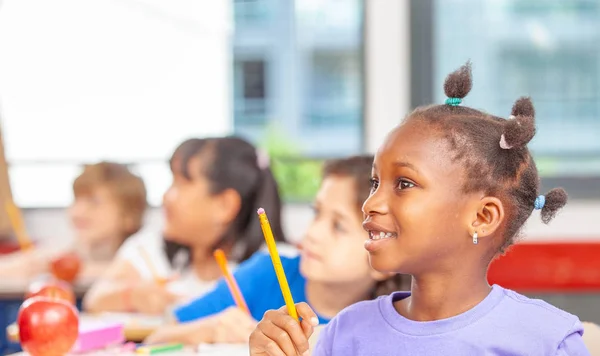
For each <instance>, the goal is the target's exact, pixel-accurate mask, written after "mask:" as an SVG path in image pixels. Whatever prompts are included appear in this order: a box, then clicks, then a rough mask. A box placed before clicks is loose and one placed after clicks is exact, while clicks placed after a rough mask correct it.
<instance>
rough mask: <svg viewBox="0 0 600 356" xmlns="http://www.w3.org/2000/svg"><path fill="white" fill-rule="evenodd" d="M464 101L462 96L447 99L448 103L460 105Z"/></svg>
mask: <svg viewBox="0 0 600 356" xmlns="http://www.w3.org/2000/svg"><path fill="white" fill-rule="evenodd" d="M461 102H462V99H461V98H448V99H446V105H450V106H458V105H459V104H460V103H461Z"/></svg>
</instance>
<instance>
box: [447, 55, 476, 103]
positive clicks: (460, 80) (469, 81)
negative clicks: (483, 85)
mask: <svg viewBox="0 0 600 356" xmlns="http://www.w3.org/2000/svg"><path fill="white" fill-rule="evenodd" d="M472 87H473V77H472V74H471V61H468V62H467V63H465V64H464V65H463V66H461V67H460V68H458V69H457V70H455V71H454V72H452V73H450V74H448V76H447V77H446V81H445V82H444V92H445V93H446V96H447V97H448V98H458V99H462V98H464V97H465V96H467V94H469V92H470V91H471V88H472Z"/></svg>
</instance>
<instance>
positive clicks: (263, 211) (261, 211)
mask: <svg viewBox="0 0 600 356" xmlns="http://www.w3.org/2000/svg"><path fill="white" fill-rule="evenodd" d="M257 213H258V215H260V214H264V213H265V209H263V208H258V211H257Z"/></svg>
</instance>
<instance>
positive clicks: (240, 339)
mask: <svg viewBox="0 0 600 356" xmlns="http://www.w3.org/2000/svg"><path fill="white" fill-rule="evenodd" d="M210 318H211V319H212V320H211V322H212V323H213V332H214V333H213V340H212V342H213V343H215V344H246V343H248V339H249V338H250V334H252V331H254V329H256V325H257V324H258V323H257V322H256V320H254V319H253V318H252V316H250V315H248V314H246V312H245V311H243V310H242V309H240V308H237V307H230V308H228V309H225V310H224V311H222V312H221V313H219V314H217V315H214V316H212V317H210Z"/></svg>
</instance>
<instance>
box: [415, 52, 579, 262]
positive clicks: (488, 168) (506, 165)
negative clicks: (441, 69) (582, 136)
mask: <svg viewBox="0 0 600 356" xmlns="http://www.w3.org/2000/svg"><path fill="white" fill-rule="evenodd" d="M472 86H473V81H472V76H471V63H470V62H467V63H466V64H465V65H463V66H462V67H461V68H459V69H458V70H457V71H455V72H453V73H451V74H450V75H448V77H447V78H446V81H445V83H444V92H445V93H446V95H447V96H448V98H449V99H448V100H447V103H446V104H445V105H433V106H428V107H419V108H417V109H415V110H414V111H413V112H412V113H411V114H410V115H409V116H408V117H407V118H406V121H408V120H419V121H420V122H423V123H426V124H428V125H430V126H431V127H432V128H433V129H435V130H436V133H438V134H440V135H441V136H442V137H443V138H444V139H446V140H447V142H448V143H449V144H450V148H451V153H452V160H453V161H454V162H459V163H460V164H462V165H463V166H464V168H465V176H464V177H463V179H464V185H463V187H462V189H463V191H464V192H466V193H469V192H483V193H484V194H487V195H493V196H496V197H498V198H499V199H500V200H501V201H502V203H503V204H504V206H505V208H506V212H507V214H506V219H505V222H506V224H505V229H504V234H505V236H504V244H503V245H502V246H501V248H500V252H504V251H505V249H506V248H508V247H509V246H510V245H511V244H513V243H514V240H515V238H516V236H517V235H518V234H519V232H520V230H521V228H522V226H523V225H524V224H525V221H526V220H527V219H528V218H529V216H530V215H531V212H532V211H533V209H534V204H535V201H536V198H537V197H538V195H539V176H538V171H537V168H536V165H535V162H534V161H533V157H532V156H531V153H530V152H529V149H528V148H527V144H528V143H529V141H530V140H531V139H532V138H533V136H534V135H535V110H534V107H533V103H532V101H531V99H530V98H528V97H523V98H520V99H518V100H517V101H516V102H515V103H514V105H513V107H512V111H511V116H510V117H509V118H507V119H505V118H501V117H497V116H493V115H490V114H487V113H485V112H482V111H479V110H475V109H472V108H469V107H466V106H460V105H458V104H460V102H461V101H462V99H463V98H464V97H466V96H467V94H468V93H469V91H470V90H471V88H472ZM566 202H567V193H566V192H565V191H564V190H563V189H562V188H555V189H552V190H550V191H549V192H548V193H547V194H546V195H545V204H544V206H543V208H542V210H541V218H542V221H543V222H544V223H548V222H550V220H552V218H553V217H554V216H555V215H556V213H557V212H558V211H559V210H560V208H562V207H563V206H564V205H565V204H566Z"/></svg>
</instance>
